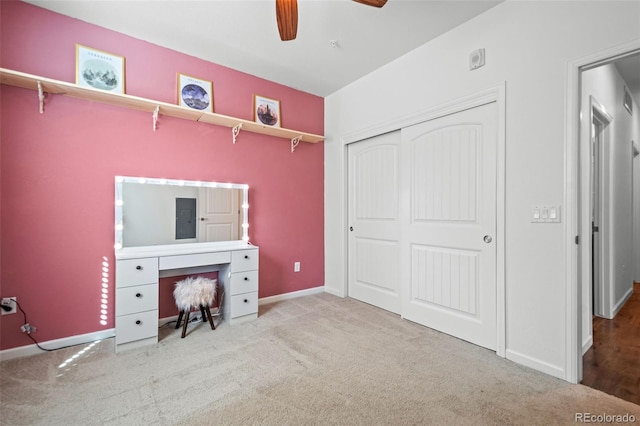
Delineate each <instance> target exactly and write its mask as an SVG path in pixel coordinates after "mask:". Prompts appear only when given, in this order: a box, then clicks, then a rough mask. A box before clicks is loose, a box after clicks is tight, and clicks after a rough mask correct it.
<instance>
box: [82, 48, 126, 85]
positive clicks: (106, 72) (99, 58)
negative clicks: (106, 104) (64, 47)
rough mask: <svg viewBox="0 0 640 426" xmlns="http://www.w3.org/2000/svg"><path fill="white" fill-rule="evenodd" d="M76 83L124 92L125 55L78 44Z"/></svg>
mask: <svg viewBox="0 0 640 426" xmlns="http://www.w3.org/2000/svg"><path fill="white" fill-rule="evenodd" d="M76 84H77V85H78V86H83V87H92V88H94V89H100V90H106V91H109V92H113V93H124V92H125V88H124V57H123V56H119V55H114V54H112V53H107V52H103V51H102V50H98V49H93V48H91V47H87V46H83V45H81V44H76Z"/></svg>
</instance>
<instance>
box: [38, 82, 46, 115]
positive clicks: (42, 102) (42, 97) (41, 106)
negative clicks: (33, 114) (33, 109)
mask: <svg viewBox="0 0 640 426" xmlns="http://www.w3.org/2000/svg"><path fill="white" fill-rule="evenodd" d="M45 95H46V93H45V92H44V90H42V83H41V82H40V81H38V100H39V101H40V114H44V98H45Z"/></svg>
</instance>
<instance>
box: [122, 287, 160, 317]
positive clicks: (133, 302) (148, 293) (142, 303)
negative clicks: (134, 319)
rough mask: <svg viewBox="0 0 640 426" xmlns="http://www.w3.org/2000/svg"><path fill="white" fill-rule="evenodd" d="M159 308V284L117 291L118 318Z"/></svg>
mask: <svg viewBox="0 0 640 426" xmlns="http://www.w3.org/2000/svg"><path fill="white" fill-rule="evenodd" d="M157 307H158V284H145V285H137V286H131V287H124V288H118V289H116V316H120V315H127V314H132V313H135V312H143V311H149V310H152V309H157Z"/></svg>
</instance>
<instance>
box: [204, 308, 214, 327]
mask: <svg viewBox="0 0 640 426" xmlns="http://www.w3.org/2000/svg"><path fill="white" fill-rule="evenodd" d="M204 310H205V311H207V318H208V319H209V324H211V329H212V330H215V329H216V326H215V324H214V323H213V317H212V316H211V310H210V309H209V307H208V306H205V307H204Z"/></svg>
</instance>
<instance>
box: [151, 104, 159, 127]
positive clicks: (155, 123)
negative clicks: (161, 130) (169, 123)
mask: <svg viewBox="0 0 640 426" xmlns="http://www.w3.org/2000/svg"><path fill="white" fill-rule="evenodd" d="M159 114H160V105H156V109H154V110H153V131H154V132H155V131H156V129H157V128H158V115H159Z"/></svg>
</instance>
